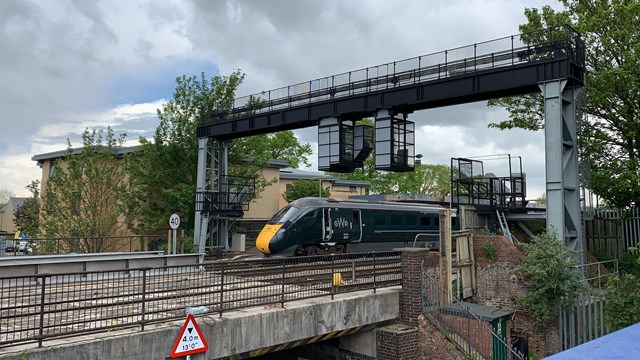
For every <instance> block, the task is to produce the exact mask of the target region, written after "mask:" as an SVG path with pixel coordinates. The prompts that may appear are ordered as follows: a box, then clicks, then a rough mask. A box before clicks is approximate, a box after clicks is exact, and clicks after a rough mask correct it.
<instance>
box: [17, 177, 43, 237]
mask: <svg viewBox="0 0 640 360" xmlns="http://www.w3.org/2000/svg"><path fill="white" fill-rule="evenodd" d="M27 189H29V191H30V192H31V197H29V198H27V199H25V201H24V202H23V203H22V205H20V206H18V209H16V211H15V213H14V214H13V216H14V218H13V223H14V224H15V225H16V228H18V230H20V232H21V233H22V234H26V235H29V236H32V237H33V236H38V234H39V233H40V232H39V230H40V200H39V195H40V190H39V189H40V181H39V180H33V181H31V183H30V184H29V185H27Z"/></svg>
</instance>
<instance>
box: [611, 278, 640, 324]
mask: <svg viewBox="0 0 640 360" xmlns="http://www.w3.org/2000/svg"><path fill="white" fill-rule="evenodd" d="M606 298H607V305H606V306H605V321H606V324H607V325H608V327H609V328H610V329H611V331H615V330H619V329H622V328H624V327H627V326H629V325H633V324H635V323H638V322H640V278H638V277H637V276H635V275H632V274H626V275H623V276H621V277H611V278H610V279H609V281H607V284H606Z"/></svg>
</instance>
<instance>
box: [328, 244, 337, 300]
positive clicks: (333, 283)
mask: <svg viewBox="0 0 640 360" xmlns="http://www.w3.org/2000/svg"><path fill="white" fill-rule="evenodd" d="M335 274H336V259H335V254H331V276H330V280H329V281H331V300H333V298H334V295H335V293H336V280H335V279H336V278H335V276H336V275H335Z"/></svg>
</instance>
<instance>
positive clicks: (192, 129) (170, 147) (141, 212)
mask: <svg viewBox="0 0 640 360" xmlns="http://www.w3.org/2000/svg"><path fill="white" fill-rule="evenodd" d="M244 76H245V75H244V74H242V73H241V72H240V71H236V72H233V73H232V74H231V75H229V76H215V77H212V78H210V79H208V78H206V77H205V75H204V73H203V74H201V76H200V77H196V76H191V77H186V76H181V77H179V78H177V79H176V88H175V91H174V94H173V98H172V99H171V100H170V101H169V102H168V103H166V104H164V105H163V106H162V109H159V110H158V118H159V119H160V123H159V125H158V127H157V128H156V132H155V135H154V137H153V140H149V139H146V138H144V137H142V138H140V143H141V147H140V149H139V150H138V151H136V152H135V153H134V154H132V155H131V156H128V157H127V159H126V167H127V170H128V172H129V174H130V182H131V188H130V190H129V192H128V194H127V197H126V199H125V203H126V207H125V213H126V214H127V216H128V218H129V219H130V222H129V223H128V226H129V227H130V228H131V229H133V230H134V231H135V232H136V233H138V234H152V233H155V232H157V231H160V230H164V229H166V227H167V219H168V218H169V216H170V215H171V214H172V213H178V214H180V217H181V220H182V221H181V222H182V224H181V228H182V229H185V230H186V231H191V229H193V226H194V218H193V216H194V209H195V191H196V180H197V161H198V139H197V136H196V129H197V127H198V125H200V124H201V123H202V122H203V121H207V119H206V117H205V116H201V113H202V112H203V111H204V112H205V113H207V114H208V113H214V112H220V111H225V110H229V109H230V108H231V107H232V105H233V99H234V95H235V91H236V89H237V88H238V86H239V85H240V84H241V83H242V81H243V80H244ZM227 145H228V151H229V156H228V159H229V175H231V176H239V177H252V178H255V179H256V193H258V194H259V193H260V192H261V191H262V190H263V189H264V188H265V187H266V186H268V185H270V184H272V183H273V180H272V179H265V178H264V177H262V176H260V170H261V169H262V168H264V167H265V166H266V165H267V162H268V160H269V159H273V158H281V159H282V158H284V159H285V160H287V161H289V162H290V164H291V165H292V166H297V165H298V164H299V163H300V162H302V163H305V164H306V163H307V155H309V154H311V147H310V146H309V145H300V144H299V143H298V141H297V139H296V138H295V136H293V133H292V132H290V131H288V132H287V131H285V132H279V133H277V134H270V135H258V136H252V137H247V138H241V139H237V140H230V141H228V142H227Z"/></svg>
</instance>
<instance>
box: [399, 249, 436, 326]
mask: <svg viewBox="0 0 640 360" xmlns="http://www.w3.org/2000/svg"><path fill="white" fill-rule="evenodd" d="M400 250H401V251H402V292H401V293H400V321H401V322H402V323H403V324H407V325H412V326H418V316H420V315H421V314H422V275H421V273H420V267H421V266H422V265H423V264H424V266H425V267H433V266H434V265H435V267H436V268H437V266H438V265H437V264H438V255H437V254H435V253H430V252H429V250H428V249H400Z"/></svg>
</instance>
